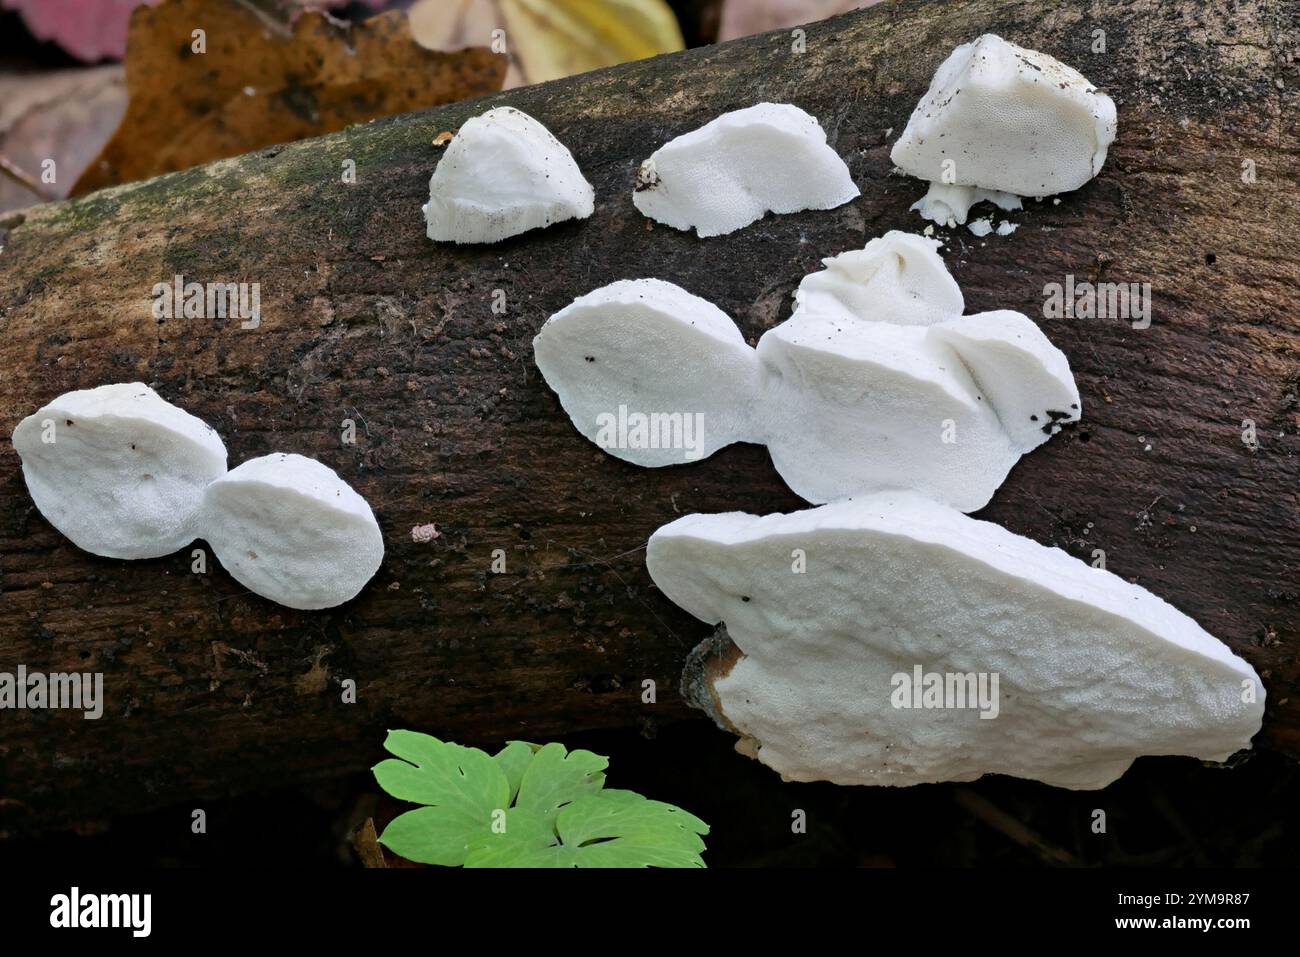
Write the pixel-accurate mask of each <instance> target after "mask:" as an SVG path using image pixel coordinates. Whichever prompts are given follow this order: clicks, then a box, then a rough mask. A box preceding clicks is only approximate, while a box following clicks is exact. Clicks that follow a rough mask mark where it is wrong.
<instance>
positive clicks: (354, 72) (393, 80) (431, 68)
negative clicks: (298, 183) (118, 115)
mask: <svg viewBox="0 0 1300 957" xmlns="http://www.w3.org/2000/svg"><path fill="white" fill-rule="evenodd" d="M199 29H201V30H203V31H204V40H205V44H206V52H202V53H196V52H194V51H195V40H194V31H196V30H199ZM506 67H507V63H506V59H505V58H504V57H501V56H498V55H496V54H494V53H492V52H491V51H490V50H487V49H485V48H482V47H473V48H469V49H465V50H460V51H457V52H454V53H438V52H434V51H431V50H427V49H425V48H423V47H421V46H420V45H419V44H417V43H416V42H415V41H414V40H413V39H412V37H411V32H410V28H409V27H408V25H407V21H406V16H405V14H403V13H402V12H400V11H391V12H389V13H384V14H380V15H379V16H376V17H371V18H370V19H369V20H365V21H363V22H362V23H359V24H347V23H341V22H340V21H337V20H334V19H332V18H330V17H328V16H325V15H323V14H318V13H308V14H305V15H303V16H302V17H300V18H299V19H298V20H297V22H296V23H295V24H294V25H293V27H292V28H290V27H288V26H281V25H278V24H275V23H273V22H271V21H269V20H266V19H264V18H263V17H261V16H259V15H258V14H257V13H255V12H253V11H252V10H251V9H249V8H248V7H245V6H243V5H241V4H239V3H237V2H235V0H167V2H165V3H163V4H162V5H161V6H157V7H139V8H138V9H136V11H135V13H133V14H132V15H131V28H130V34H129V38H128V41H127V52H126V84H127V93H128V95H129V97H130V101H129V103H128V105H127V110H126V115H125V116H124V117H123V119H122V124H121V126H119V127H118V129H117V132H116V133H115V134H114V135H113V138H112V139H111V140H110V141H109V143H108V145H107V146H106V147H105V148H104V151H103V153H101V154H100V156H99V158H98V159H97V160H96V161H95V162H94V163H92V164H91V165H90V167H89V168H88V169H87V170H86V172H85V173H83V174H82V176H81V178H80V179H79V180H78V181H77V183H76V185H75V186H74V187H73V189H72V194H73V195H81V194H84V193H88V192H91V191H93V190H96V189H101V188H103V187H105V186H110V185H113V184H115V183H124V182H130V181H132V180H137V179H144V178H146V177H149V176H156V175H158V174H159V173H165V172H169V171H171V170H178V169H186V168H188V167H191V166H196V165H198V164H199V163H205V162H208V161H209V160H214V159H222V158H224V157H228V156H238V155H239V154H241V153H247V152H249V151H251V150H255V149H258V148H260V147H263V146H270V145H272V144H275V143H286V142H289V141H291V140H295V139H302V138H304V137H308V136H317V135H320V134H322V133H329V132H333V131H335V130H340V129H343V128H344V127H346V126H349V125H351V124H353V123H360V122H364V121H366V120H369V119H374V118H375V117H379V116H389V115H391V114H394V113H406V112H410V111H412V110H422V109H428V108H430V107H434V106H438V105H440V104H443V103H450V102H453V101H455V100H460V99H465V98H467V97H472V96H483V95H485V94H488V93H493V92H495V91H497V90H499V89H500V88H501V84H502V82H503V81H504V79H505V72H506Z"/></svg>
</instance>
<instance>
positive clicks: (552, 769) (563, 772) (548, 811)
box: [515, 743, 609, 827]
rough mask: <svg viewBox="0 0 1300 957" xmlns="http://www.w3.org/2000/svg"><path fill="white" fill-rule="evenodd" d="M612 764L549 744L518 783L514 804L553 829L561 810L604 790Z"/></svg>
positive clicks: (534, 756) (599, 758)
mask: <svg viewBox="0 0 1300 957" xmlns="http://www.w3.org/2000/svg"><path fill="white" fill-rule="evenodd" d="M607 767H609V761H608V759H606V758H603V757H601V756H600V755H599V754H593V753H592V752H590V751H572V752H570V751H567V750H566V749H565V747H564V745H562V744H554V743H552V744H548V745H546V746H545V747H543V748H542V749H541V750H540V751H538V752H537V753H536V754H534V755H533V760H532V763H531V764H529V765H528V769H527V770H526V771H524V776H523V779H522V780H521V781H520V783H519V796H518V798H516V800H515V804H516V805H517V806H519V807H521V808H526V809H528V810H530V811H536V812H537V813H538V814H541V815H542V816H543V817H544V818H545V819H546V820H547V822H548V823H550V824H551V826H552V827H554V822H555V816H556V815H557V814H558V813H559V812H560V808H562V807H563V806H564V805H566V804H568V803H569V802H570V801H573V800H575V799H576V798H580V797H582V796H583V795H584V794H592V793H595V792H597V791H599V790H600V789H601V788H603V787H604V786H605V775H604V774H602V773H601V772H602V771H604V770H605V768H607Z"/></svg>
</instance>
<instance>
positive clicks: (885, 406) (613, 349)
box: [533, 232, 1079, 511]
mask: <svg viewBox="0 0 1300 957" xmlns="http://www.w3.org/2000/svg"><path fill="white" fill-rule="evenodd" d="M938 245H939V244H938V243H937V241H935V240H929V239H925V238H924V237H921V236H914V235H909V234H906V233H899V232H891V233H888V234H887V235H885V236H884V237H881V238H879V239H873V240H872V241H871V242H869V243H868V244H867V246H866V248H864V249H862V250H857V251H853V252H848V253H844V254H843V255H840V256H837V257H834V258H832V259H827V260H826V261H825V262H826V267H827V268H826V269H825V270H824V271H822V272H818V273H814V274H812V275H810V276H808V277H806V278H805V279H804V280H803V282H802V283H801V284H800V286H799V289H798V291H797V292H796V294H795V310H794V314H793V315H792V316H791V318H790V319H789V320H787V321H786V322H784V323H782V324H780V325H778V326H777V327H776V328H774V329H772V330H770V331H769V332H767V333H766V334H765V335H764V336H763V337H762V339H760V341H759V343H758V348H757V349H756V350H755V349H751V348H750V347H749V346H748V345H747V344H746V343H745V341H744V339H743V337H742V336H741V334H740V331H739V330H738V329H737V328H736V326H735V323H733V322H732V321H731V320H730V319H729V318H728V317H727V316H726V314H725V313H723V312H722V311H721V310H719V309H718V308H717V307H715V306H713V305H712V304H710V303H708V302H706V301H704V300H703V299H700V298H698V297H696V296H692V295H691V294H690V293H688V292H686V291H685V290H682V289H680V288H678V287H676V286H673V285H671V284H670V283H665V282H662V281H660V280H652V279H647V280H638V281H631V282H627V281H625V282H619V283H614V284H613V285H611V286H606V287H604V288H603V289H598V290H596V291H595V292H592V293H590V294H588V295H586V296H583V297H582V298H580V299H578V300H576V301H575V302H574V303H573V304H572V305H570V306H568V307H567V308H565V309H563V310H561V311H560V312H558V313H556V314H555V315H554V316H552V317H551V318H550V319H549V320H548V321H547V322H546V324H545V325H544V326H543V327H542V330H541V331H540V332H539V333H538V335H537V337H536V338H535V339H534V342H533V348H534V352H535V355H536V359H537V365H538V368H539V369H541V371H542V375H543V376H544V377H545V378H546V381H547V383H548V384H549V385H550V386H551V388H552V389H554V390H555V392H556V394H557V395H558V396H559V399H560V403H561V405H563V407H564V410H565V412H566V413H568V415H569V417H570V418H571V419H572V420H573V423H574V425H575V426H576V427H577V429H578V431H579V432H581V433H582V434H583V435H584V436H586V437H587V438H588V439H590V440H591V441H593V442H596V443H597V444H598V445H601V446H602V447H603V448H605V449H606V450H607V451H608V452H609V453H610V454H611V455H615V456H617V457H619V458H622V459H626V460H627V461H630V462H634V463H636V464H638V465H646V466H665V465H673V464H678V463H681V462H683V461H687V460H688V459H689V458H694V457H699V456H700V455H709V454H712V453H713V452H714V451H716V450H717V449H719V448H722V447H723V446H726V445H729V444H731V443H733V442H756V443H760V444H765V445H767V447H768V450H769V452H770V453H771V456H772V462H773V464H774V465H775V466H776V469H777V471H778V472H780V474H781V476H782V478H784V479H785V481H786V483H787V484H788V485H789V486H790V488H791V489H792V490H793V491H794V492H796V493H797V494H798V495H800V496H801V497H803V498H805V499H807V500H808V501H810V502H815V503H822V502H829V501H834V500H836V499H840V498H845V497H848V496H851V495H856V494H860V493H863V492H870V491H875V490H879V489H885V488H908V489H915V490H918V491H921V492H924V493H926V494H928V495H930V496H932V497H933V498H935V499H936V500H937V501H940V502H944V503H946V504H949V505H952V506H954V507H956V508H959V509H961V510H962V511H974V510H975V509H978V508H981V507H982V506H983V505H985V504H986V503H987V502H988V500H989V498H990V497H991V496H992V495H993V492H994V491H995V490H996V489H997V487H998V486H999V485H1000V484H1001V483H1002V481H1003V480H1004V479H1005V478H1006V475H1007V472H1008V471H1010V469H1011V467H1012V466H1013V465H1014V464H1015V462H1016V460H1017V459H1019V457H1020V456H1021V455H1022V454H1024V453H1026V452H1028V451H1030V450H1032V449H1034V448H1036V447H1037V446H1038V445H1039V444H1041V443H1042V442H1045V441H1046V440H1047V439H1048V438H1049V437H1050V436H1051V435H1053V434H1055V432H1056V431H1058V430H1059V429H1060V427H1061V425H1063V424H1065V423H1067V422H1072V421H1075V420H1077V419H1078V418H1079V394H1078V390H1077V388H1076V386H1075V384H1074V379H1073V376H1072V375H1071V374H1070V368H1069V363H1068V361H1067V360H1066V358H1065V356H1064V354H1062V353H1061V352H1060V350H1058V349H1056V348H1055V347H1054V346H1053V345H1052V344H1051V343H1050V342H1049V341H1048V340H1047V338H1046V337H1045V336H1044V335H1043V334H1042V332H1041V331H1040V330H1039V329H1038V327H1037V326H1036V325H1035V324H1034V323H1033V322H1032V321H1031V320H1029V319H1028V318H1027V317H1025V316H1023V315H1021V314H1019V313H1016V312H1010V311H1006V310H999V311H996V312H988V313H981V314H979V315H975V316H962V314H961V313H962V310H963V309H964V305H965V304H964V302H963V299H962V295H961V290H960V289H959V288H958V287H957V284H956V283H955V282H954V281H953V279H952V277H951V276H950V275H949V274H948V271H947V268H946V267H945V266H944V263H943V260H942V259H941V258H940V257H939V255H938V253H937V252H936V251H935V250H936V248H937V246H938ZM620 409H623V410H625V412H624V413H620V411H619V410H620ZM620 414H622V415H623V417H624V418H630V417H631V415H632V414H640V415H641V416H643V421H646V422H648V423H649V424H648V425H647V429H646V433H645V435H644V439H645V441H635V442H634V441H617V442H616V441H611V439H613V438H622V439H627V438H628V436H626V435H618V436H615V435H614V434H613V433H611V432H610V430H609V428H608V426H609V424H610V422H611V421H612V420H613V419H614V418H615V417H617V416H619V415H620ZM656 417H657V418H656ZM692 417H695V418H694V420H692ZM679 421H681V422H682V423H683V425H688V424H691V422H692V421H695V422H697V423H698V427H697V428H698V429H699V431H701V432H702V437H701V436H698V435H697V436H694V438H696V439H699V441H697V442H696V443H695V445H694V446H693V447H692V448H691V449H689V450H686V449H683V446H682V443H681V442H676V443H674V442H673V441H664V440H665V439H672V438H673V437H674V434H675V433H673V429H674V428H677V426H678V422H679ZM681 435H682V436H684V435H685V433H684V431H683V432H682V433H681ZM656 440H658V441H656ZM686 451H690V452H693V453H694V454H693V455H689V456H688V455H686V454H685V452H686Z"/></svg>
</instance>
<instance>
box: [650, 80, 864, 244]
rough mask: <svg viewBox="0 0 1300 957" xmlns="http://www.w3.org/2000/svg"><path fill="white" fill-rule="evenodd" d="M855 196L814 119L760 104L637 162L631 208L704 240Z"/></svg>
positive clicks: (787, 107) (845, 171) (784, 106)
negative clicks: (767, 217) (770, 215)
mask: <svg viewBox="0 0 1300 957" xmlns="http://www.w3.org/2000/svg"><path fill="white" fill-rule="evenodd" d="M859 195H860V193H859V190H858V188H857V186H855V185H854V183H853V179H852V177H851V176H850V175H849V168H848V167H847V166H845V165H844V161H843V160H842V159H840V157H839V155H838V154H837V153H836V152H835V151H834V150H833V149H831V147H830V146H828V145H827V143H826V132H825V131H824V130H823V129H822V128H821V124H819V123H818V122H817V119H816V117H813V116H810V115H809V114H807V113H805V112H804V111H803V110H801V109H799V108H798V107H797V106H791V105H790V104H788V103H759V104H758V105H757V106H751V107H749V108H747V109H743V110H735V111H733V112H731V113H724V114H722V115H721V116H719V117H718V118H717V119H715V120H712V121H710V122H709V123H706V124H705V125H704V126H701V127H700V128H699V129H697V130H693V131H691V132H690V133H685V134H683V135H682V136H679V137H677V138H676V139H674V140H671V141H669V142H668V143H666V144H664V145H663V146H661V147H660V148H659V149H657V150H655V152H654V153H653V154H652V155H651V156H650V158H649V159H648V160H646V161H645V162H644V163H642V164H641V170H640V173H639V174H638V176H637V182H636V188H635V190H634V191H633V193H632V202H633V203H635V204H636V208H637V209H639V210H640V211H641V212H642V213H644V214H645V215H646V216H649V217H650V218H651V219H654V220H657V221H658V222H661V223H665V224H667V225H669V226H672V227H673V228H674V229H681V230H689V229H692V228H693V229H695V231H696V233H697V234H698V235H699V236H700V238H701V239H703V238H706V237H708V236H721V235H723V234H725V233H730V232H734V231H736V230H737V229H740V228H741V227H744V226H748V225H749V224H750V223H753V222H755V221H757V220H759V219H761V218H762V217H763V216H764V215H765V214H767V213H769V212H772V213H797V212H799V211H800V210H804V209H834V208H835V207H836V206H842V205H843V204H845V203H847V202H849V201H850V200H852V199H855V198H857V196H859Z"/></svg>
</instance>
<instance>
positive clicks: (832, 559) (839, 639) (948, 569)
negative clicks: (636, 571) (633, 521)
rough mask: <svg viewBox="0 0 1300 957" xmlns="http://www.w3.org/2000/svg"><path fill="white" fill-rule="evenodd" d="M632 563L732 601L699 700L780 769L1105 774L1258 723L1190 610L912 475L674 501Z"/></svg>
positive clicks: (1101, 777)
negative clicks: (772, 502)
mask: <svg viewBox="0 0 1300 957" xmlns="http://www.w3.org/2000/svg"><path fill="white" fill-rule="evenodd" d="M796 549H798V550H799V553H800V554H802V555H804V556H805V561H806V565H805V567H804V568H803V569H802V573H798V574H797V573H793V572H792V570H791V555H792V553H794V551H795V550H796ZM646 566H647V568H648V569H649V572H650V575H651V577H652V578H653V579H654V582H655V584H656V585H657V586H658V587H659V588H660V590H661V591H663V593H664V594H665V595H666V596H667V597H668V598H669V599H670V600H672V601H673V602H675V603H676V604H678V605H679V606H681V607H682V608H684V609H685V610H686V611H688V612H689V613H691V614H692V615H694V616H695V617H696V618H699V619H700V620H702V621H704V622H707V623H709V624H717V623H718V622H725V624H726V628H727V632H728V634H729V635H730V637H731V640H732V641H733V642H734V643H735V646H736V647H737V648H738V650H739V654H740V657H738V658H737V660H735V661H734V663H733V664H732V665H731V667H730V669H729V670H728V671H726V673H725V674H720V675H717V676H715V677H714V678H713V679H712V682H711V694H712V696H713V702H712V704H713V705H714V708H715V711H720V712H721V717H722V718H723V719H724V720H725V722H726V723H727V724H728V725H730V726H731V727H732V728H733V730H735V731H736V732H737V733H739V734H741V735H742V736H743V743H744V744H745V749H746V750H747V751H748V752H749V753H756V756H757V758H758V760H760V761H762V762H763V763H764V764H767V765H769V766H770V767H772V768H774V769H775V770H777V771H778V772H780V773H781V775H782V776H783V777H785V778H787V779H792V780H798V781H814V780H829V781H834V782H837V783H840V784H878V785H911V784H922V783H927V782H937V781H970V780H974V779H976V778H978V777H980V776H982V775H984V774H992V773H999V774H1009V775H1013V776H1016V777H1024V778H1032V779H1035V780H1038V781H1043V782H1045V783H1047V784H1052V785H1056V786H1059V787H1067V788H1100V787H1104V786H1105V785H1107V784H1109V783H1110V782H1111V781H1113V780H1115V779H1116V778H1117V777H1119V776H1120V775H1121V774H1123V773H1124V771H1125V770H1126V769H1127V768H1128V766H1129V764H1130V763H1131V762H1132V761H1133V759H1134V758H1135V757H1137V756H1139V755H1144V754H1183V755H1191V756H1193V757H1198V758H1202V759H1205V760H1212V761H1221V760H1225V759H1226V758H1228V757H1229V756H1230V755H1231V754H1233V753H1234V752H1235V751H1237V750H1239V749H1242V748H1247V747H1249V746H1250V739H1251V737H1252V736H1253V735H1254V734H1255V733H1256V732H1257V731H1258V730H1259V727H1260V722H1261V719H1262V715H1263V710H1264V691H1263V688H1262V686H1261V684H1260V680H1259V676H1258V675H1257V674H1256V673H1255V671H1254V670H1253V669H1252V668H1251V667H1250V665H1249V664H1247V663H1246V662H1245V661H1243V660H1242V659H1240V658H1238V657H1237V656H1235V655H1234V654H1233V653H1232V652H1231V651H1230V650H1229V649H1228V648H1227V647H1226V646H1225V645H1223V644H1222V643H1221V642H1220V641H1218V640H1217V639H1215V638H1214V637H1213V636H1211V635H1209V634H1208V633H1206V632H1205V631H1204V630H1203V629H1202V628H1201V627H1200V626H1199V625H1197V624H1196V622H1195V621H1193V620H1192V619H1191V618H1189V617H1187V616H1186V615H1184V614H1183V613H1181V612H1179V611H1178V610H1177V609H1175V608H1173V607H1172V606H1171V605H1169V604H1167V603H1166V602H1164V601H1162V600H1161V599H1159V598H1157V597H1156V596H1155V595H1153V594H1151V593H1150V592H1148V591H1146V590H1145V589H1143V588H1140V587H1138V586H1136V585H1132V584H1130V583H1128V582H1126V581H1124V580H1123V579H1121V578H1119V577H1118V576H1116V575H1113V574H1111V573H1110V572H1107V571H1104V570H1101V569H1097V568H1093V567H1091V566H1089V565H1086V564H1084V563H1083V562H1081V561H1079V560H1077V559H1075V558H1072V557H1070V556H1069V555H1067V554H1065V553H1064V552H1062V551H1060V550H1059V549H1055V548H1047V547H1044V546H1042V545H1039V544H1038V543H1036V542H1033V541H1031V540H1030V539H1027V538H1023V537H1021V536H1019V535H1014V534H1012V533H1011V532H1008V531H1006V530H1005V529H1002V528H1000V527H999V526H997V525H993V524H990V523H988V522H980V521H976V520H974V519H971V518H968V517H966V516H964V515H962V514H961V513H959V512H957V511H955V510H953V509H950V508H947V507H945V506H942V505H939V504H937V503H935V502H933V501H930V500H928V499H926V498H924V497H923V496H920V495H916V494H914V493H906V492H890V493H880V494H877V495H872V496H865V497H862V498H858V499H852V500H847V501H843V502H837V503H835V504H832V505H826V506H823V507H821V508H815V509H809V510H807V511H803V512H796V513H793V514H789V515H768V516H763V517H758V516H754V515H747V514H744V513H740V512H733V513H729V514H725V515H688V516H685V517H684V518H681V519H678V520H677V521H675V522H673V523H671V524H669V525H667V526H665V527H663V528H661V529H659V530H658V531H657V532H655V533H654V535H653V536H651V538H650V542H649V546H648V548H647V552H646ZM921 673H923V674H924V675H926V676H927V679H926V680H927V684H928V682H929V681H930V679H929V677H928V676H930V675H938V676H940V682H939V685H940V689H941V693H940V694H939V695H938V696H937V697H935V698H934V699H931V698H930V697H929V691H927V692H926V698H925V699H921V698H919V697H916V696H914V695H913V694H912V691H913V690H914V688H915V677H914V676H919V674H921ZM900 676H901V677H902V678H903V679H905V680H902V681H900V680H899V677H900ZM968 676H969V677H968ZM980 676H983V679H981V677H980ZM994 676H996V679H997V680H996V684H995V683H994ZM972 677H973V678H974V682H973V683H972V680H971V678H972ZM981 680H983V682H984V683H983V685H981V684H980V681H981ZM949 687H951V689H952V691H947V690H946V689H948V688H949ZM963 688H964V689H965V692H963V691H962V690H960V689H963ZM975 689H979V690H978V691H977V690H975ZM945 693H946V694H947V696H946V697H945V696H944V695H945ZM967 693H968V694H967ZM986 694H987V697H982V696H985V695H986ZM972 698H975V699H977V700H976V702H975V703H976V704H977V707H975V706H972V700H971V699H972ZM981 715H983V717H982V716H981ZM738 749H740V745H738Z"/></svg>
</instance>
